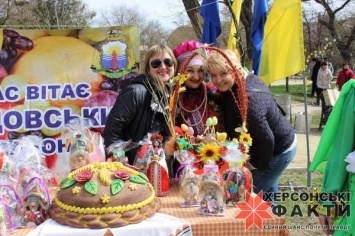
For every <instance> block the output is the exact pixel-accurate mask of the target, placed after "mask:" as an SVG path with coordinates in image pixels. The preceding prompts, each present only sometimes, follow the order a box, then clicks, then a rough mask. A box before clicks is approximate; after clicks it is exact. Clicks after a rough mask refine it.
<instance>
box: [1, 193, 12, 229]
mask: <svg viewBox="0 0 355 236" xmlns="http://www.w3.org/2000/svg"><path fill="white" fill-rule="evenodd" d="M0 203H1V204H2V205H3V206H4V208H5V211H6V215H7V219H8V222H9V226H10V227H11V230H15V229H16V227H15V224H14V222H13V221H12V217H11V211H10V208H9V205H7V203H6V202H5V201H3V200H2V199H0Z"/></svg>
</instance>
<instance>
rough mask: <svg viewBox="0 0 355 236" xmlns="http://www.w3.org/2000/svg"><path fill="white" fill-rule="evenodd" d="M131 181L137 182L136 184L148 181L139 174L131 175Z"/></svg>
mask: <svg viewBox="0 0 355 236" xmlns="http://www.w3.org/2000/svg"><path fill="white" fill-rule="evenodd" d="M129 181H131V182H133V183H136V184H145V183H146V181H145V180H144V179H142V178H141V177H139V176H131V177H129Z"/></svg>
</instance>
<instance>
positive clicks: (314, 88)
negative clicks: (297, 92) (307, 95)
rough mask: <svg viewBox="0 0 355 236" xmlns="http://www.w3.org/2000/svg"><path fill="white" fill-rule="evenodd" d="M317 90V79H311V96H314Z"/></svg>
mask: <svg viewBox="0 0 355 236" xmlns="http://www.w3.org/2000/svg"><path fill="white" fill-rule="evenodd" d="M316 92H317V81H314V80H312V92H311V96H314V94H315V93H316Z"/></svg>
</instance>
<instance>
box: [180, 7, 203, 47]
mask: <svg viewBox="0 0 355 236" xmlns="http://www.w3.org/2000/svg"><path fill="white" fill-rule="evenodd" d="M182 1H183V3H184V6H185V10H186V12H187V15H188V16H189V19H190V22H191V24H192V27H193V29H194V31H195V34H196V36H197V38H198V41H201V39H202V25H203V23H202V22H203V19H202V17H201V15H200V4H199V3H198V1H197V0H182Z"/></svg>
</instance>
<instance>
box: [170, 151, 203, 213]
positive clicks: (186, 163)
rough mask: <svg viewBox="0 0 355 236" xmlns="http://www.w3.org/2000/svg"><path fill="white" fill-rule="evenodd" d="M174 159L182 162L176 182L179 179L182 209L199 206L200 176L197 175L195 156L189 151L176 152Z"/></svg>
mask: <svg viewBox="0 0 355 236" xmlns="http://www.w3.org/2000/svg"><path fill="white" fill-rule="evenodd" d="M174 157H175V159H177V160H178V161H179V162H180V166H179V168H178V170H177V172H176V176H175V180H177V178H178V179H179V184H180V197H181V200H180V201H179V205H180V207H195V206H198V204H199V185H200V176H199V175H197V174H195V173H194V171H195V169H196V168H195V167H194V163H195V160H196V159H195V155H193V154H192V153H190V152H189V151H188V150H178V151H175V152H174Z"/></svg>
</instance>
